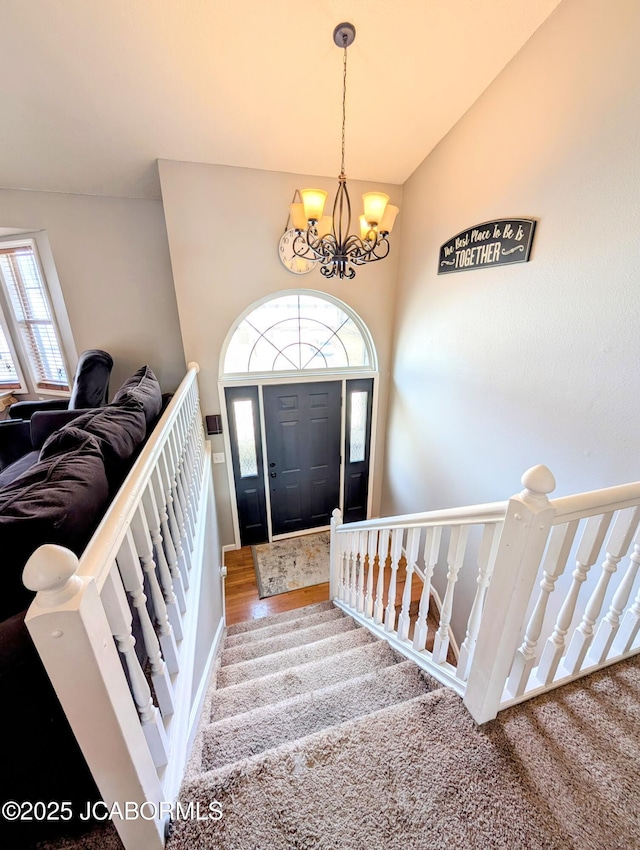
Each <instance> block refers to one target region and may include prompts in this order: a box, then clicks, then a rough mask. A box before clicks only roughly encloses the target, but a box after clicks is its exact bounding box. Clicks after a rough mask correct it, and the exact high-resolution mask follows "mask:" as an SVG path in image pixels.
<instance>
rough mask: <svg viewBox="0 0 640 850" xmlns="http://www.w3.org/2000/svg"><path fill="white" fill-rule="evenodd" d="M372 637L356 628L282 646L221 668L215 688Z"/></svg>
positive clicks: (319, 656) (236, 682) (256, 676)
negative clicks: (299, 644)
mask: <svg viewBox="0 0 640 850" xmlns="http://www.w3.org/2000/svg"><path fill="white" fill-rule="evenodd" d="M354 625H355V623H354ZM375 640H376V638H375V637H374V636H373V635H372V634H371V632H370V631H368V630H367V629H363V628H357V627H356V628H353V629H351V631H347V632H343V633H342V634H337V635H333V636H332V637H327V638H324V639H323V640H318V641H316V642H315V643H309V644H306V645H304V646H296V647H293V648H292V649H283V650H281V651H280V652H274V653H272V654H271V655H265V656H262V657H260V658H252V659H251V660H250V661H240V662H239V663H238V664H231V665H229V666H228V667H221V668H220V670H219V671H218V677H217V684H218V687H219V688H226V687H228V686H229V685H237V684H238V682H246V681H247V680H248V679H258V678H260V677H261V676H267V675H268V674H269V673H277V672H278V671H279V670H287V669H290V668H292V667H296V666H297V665H298V664H306V663H307V662H309V661H318V660H319V659H320V658H326V657H327V656H328V655H335V654H336V653H337V652H343V651H344V650H346V649H353V648H354V647H356V646H362V644H364V643H373V641H375Z"/></svg>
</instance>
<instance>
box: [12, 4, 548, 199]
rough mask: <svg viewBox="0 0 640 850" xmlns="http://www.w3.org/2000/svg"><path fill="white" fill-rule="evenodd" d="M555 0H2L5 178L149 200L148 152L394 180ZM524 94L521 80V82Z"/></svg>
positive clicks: (151, 172) (24, 184) (15, 183)
mask: <svg viewBox="0 0 640 850" xmlns="http://www.w3.org/2000/svg"><path fill="white" fill-rule="evenodd" d="M559 2H560V0H0V13H1V14H0V62H1V63H2V72H1V73H0V108H1V112H0V186H3V187H12V188H25V189H42V190H50V191H57V192H80V193H90V194H105V195H118V196H125V197H159V186H158V180H157V170H156V166H155V160H156V159H158V158H164V159H177V160H189V161H195V162H207V163H222V164H226V165H239V166H247V167H252V168H264V169H270V170H278V171H292V172H301V173H307V174H322V175H329V176H333V175H337V173H338V171H339V166H340V121H341V113H340V110H341V96H342V93H341V86H342V56H341V51H340V50H339V49H338V48H337V47H336V46H335V45H334V43H333V40H332V33H333V28H334V26H335V25H336V24H337V23H339V22H340V21H343V20H348V21H352V22H353V23H354V24H355V26H356V30H357V36H356V41H355V43H354V45H353V46H352V47H351V48H349V52H348V59H349V73H348V100H347V143H346V171H347V175H348V176H349V177H351V178H361V179H368V180H380V181H384V182H391V183H402V182H404V180H406V178H407V177H408V176H409V175H410V174H411V172H412V171H413V170H414V169H415V168H416V167H417V166H418V165H419V164H420V162H421V161H422V160H423V159H424V157H425V156H426V155H427V154H428V153H429V151H430V150H432V149H433V147H434V146H435V145H436V144H437V143H438V141H439V140H440V139H441V138H442V137H443V136H444V135H445V134H446V133H447V132H448V130H449V129H450V128H451V127H452V126H453V125H454V124H455V122H456V121H457V120H458V119H459V118H460V117H461V116H462V115H463V114H464V112H465V111H466V110H467V109H468V108H469V107H470V106H471V105H472V104H473V102H474V101H475V100H476V99H477V98H478V96H479V95H480V94H481V93H482V92H483V91H484V90H485V89H486V88H487V86H488V85H489V83H490V82H491V81H492V80H493V79H494V78H495V77H496V75H497V74H498V73H499V72H500V71H501V69H502V68H503V67H504V66H505V65H506V64H507V62H509V60H510V59H511V58H512V57H513V56H514V55H515V53H517V52H518V50H519V49H520V48H521V47H522V45H523V44H524V43H525V42H526V41H527V39H528V38H529V37H530V36H531V35H532V34H533V32H534V31H535V30H536V29H537V28H538V27H539V26H540V24H542V22H543V21H544V20H545V19H546V18H547V17H548V16H549V15H550V14H551V12H552V11H553V10H554V9H555V8H556V6H558V5H559ZM523 96H525V97H526V93H523Z"/></svg>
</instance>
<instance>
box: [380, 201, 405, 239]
mask: <svg viewBox="0 0 640 850" xmlns="http://www.w3.org/2000/svg"><path fill="white" fill-rule="evenodd" d="M399 212H400V208H399V207H394V205H393V204H387V206H386V207H385V210H384V215H383V216H382V219H381V220H380V222H379V224H378V230H379V231H380V233H391V231H392V230H393V225H394V224H395V220H396V216H397V215H398V213H399Z"/></svg>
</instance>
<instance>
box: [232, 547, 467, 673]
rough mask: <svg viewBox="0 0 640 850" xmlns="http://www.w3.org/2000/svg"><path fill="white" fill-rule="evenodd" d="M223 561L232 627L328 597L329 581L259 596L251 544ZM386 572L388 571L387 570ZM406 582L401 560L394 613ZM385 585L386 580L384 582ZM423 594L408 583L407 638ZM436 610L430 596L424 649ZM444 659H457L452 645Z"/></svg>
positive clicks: (430, 640)
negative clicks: (408, 612)
mask: <svg viewBox="0 0 640 850" xmlns="http://www.w3.org/2000/svg"><path fill="white" fill-rule="evenodd" d="M224 562H225V564H226V567H227V578H226V611H227V625H228V626H231V625H233V624H234V623H242V622H244V621H245V620H257V619H260V618H261V617H267V616H268V615H269V614H279V613H280V612H282V611H292V610H294V609H295V608H303V607H304V606H305V605H311V604H312V603H314V602H326V601H328V599H329V582H325V583H324V584H316V585H313V586H312V587H303V588H301V589H300V590H292V591H291V592H290V593H280V594H278V595H277V596H270V597H267V598H266V599H260V597H259V595H258V584H257V582H256V573H255V568H254V565H253V555H252V554H251V547H250V546H244V547H243V548H242V549H235V550H233V551H231V552H226V553H225V555H224ZM388 572H389V571H388V570H387V573H388ZM405 582H406V571H405V569H404V563H403V562H401V564H400V568H399V569H398V578H397V590H396V612H397V613H398V614H399V613H400V609H401V605H402V594H403V592H404V586H405ZM376 583H377V561H376V569H375V570H374V587H376ZM385 585H388V581H387V582H385ZM387 590H388V586H385V591H384V597H383V598H384V600H385V604H386V601H387ZM421 593H422V583H421V582H420V581H419V580H417V579H415V578H414V580H413V582H412V585H411V607H410V614H411V628H410V630H409V637H410V638H411V637H413V628H414V624H415V620H416V619H417V616H418V603H419V601H420V595H421ZM438 620H439V617H438V611H437V608H436V605H435V602H434V600H433V598H432V599H431V602H430V605H429V613H428V617H427V629H428V632H427V649H429V650H431V649H432V647H433V639H434V637H435V633H436V630H437V628H438ZM447 661H449V663H450V664H454V665H455V664H456V659H455V656H454V654H453V651H452V650H451V648H450V649H449V653H448V657H447Z"/></svg>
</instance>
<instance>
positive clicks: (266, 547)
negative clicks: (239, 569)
mask: <svg viewBox="0 0 640 850" xmlns="http://www.w3.org/2000/svg"><path fill="white" fill-rule="evenodd" d="M251 550H252V552H253V563H254V565H255V569H256V580H257V582H258V593H259V594H260V598H261V599H264V598H265V597H267V596H277V595H278V594H279V593H288V592H289V591H290V590H299V589H300V588H301V587H311V586H312V585H314V584H322V583H323V582H326V581H329V532H328V531H321V532H319V533H318V534H305V535H304V536H303V537H290V538H288V539H287V540H277V541H276V542H275V543H261V544H260V545H259V546H252V547H251Z"/></svg>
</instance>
